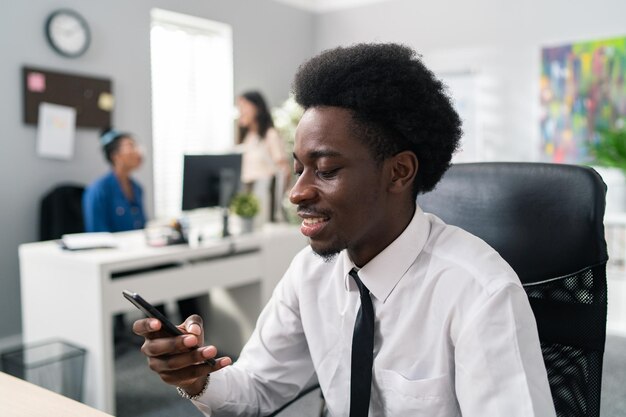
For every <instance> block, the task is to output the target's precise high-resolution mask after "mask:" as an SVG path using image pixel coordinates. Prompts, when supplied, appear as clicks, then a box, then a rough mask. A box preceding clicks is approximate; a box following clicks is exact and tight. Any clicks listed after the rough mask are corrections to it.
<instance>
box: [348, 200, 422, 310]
mask: <svg viewBox="0 0 626 417" xmlns="http://www.w3.org/2000/svg"><path fill="white" fill-rule="evenodd" d="M429 234H430V222H429V221H428V218H427V217H426V216H425V215H424V212H423V211H422V209H421V208H420V207H419V206H417V205H416V207H415V214H414V215H413V218H412V219H411V222H410V223H409V225H408V226H407V227H406V229H404V231H403V232H402V233H401V234H400V236H398V237H397V238H396V240H394V241H393V242H391V244H390V245H389V246H387V247H386V248H385V249H383V251H382V252H380V253H379V254H378V255H376V256H375V257H374V258H373V259H372V260H371V261H369V262H368V263H367V264H365V265H364V266H363V267H362V268H361V269H360V270H359V278H360V279H361V281H362V282H363V284H364V285H365V286H366V287H367V288H368V289H369V290H370V293H371V294H372V295H373V296H374V297H376V299H377V300H379V301H382V302H383V303H384V302H385V301H386V300H387V298H388V297H389V295H390V294H391V292H392V291H393V289H394V288H395V287H396V285H397V284H398V282H400V279H401V278H402V277H403V276H404V274H405V273H406V271H407V270H408V269H409V267H410V266H411V265H412V264H413V262H414V261H415V259H416V258H417V256H418V255H419V254H420V252H421V251H422V249H423V248H424V245H425V244H426V240H427V239H428V236H429ZM341 258H342V262H343V274H344V283H345V287H346V290H347V291H351V290H356V291H358V289H357V287H356V284H354V282H353V280H352V278H351V277H350V275H349V272H350V270H352V268H354V267H355V265H354V263H353V262H352V260H350V257H349V256H348V252H347V251H346V250H344V251H342V252H341Z"/></svg>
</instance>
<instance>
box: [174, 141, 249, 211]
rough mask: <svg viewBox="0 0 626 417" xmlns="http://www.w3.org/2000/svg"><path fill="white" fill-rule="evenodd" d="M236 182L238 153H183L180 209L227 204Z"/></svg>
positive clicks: (239, 169) (239, 166)
mask: <svg viewBox="0 0 626 417" xmlns="http://www.w3.org/2000/svg"><path fill="white" fill-rule="evenodd" d="M240 181H241V154H239V153H227V154H207V155H185V157H184V162H183V202H182V209H183V210H185V211H186V210H193V209H197V208H205V207H228V205H229V204H230V201H231V200H232V198H233V196H234V195H235V193H237V191H238V190H239V183H240Z"/></svg>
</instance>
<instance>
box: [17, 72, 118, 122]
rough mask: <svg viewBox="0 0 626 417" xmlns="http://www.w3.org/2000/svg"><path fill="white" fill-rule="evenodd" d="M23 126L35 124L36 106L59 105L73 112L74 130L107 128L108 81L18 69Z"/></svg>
mask: <svg viewBox="0 0 626 417" xmlns="http://www.w3.org/2000/svg"><path fill="white" fill-rule="evenodd" d="M22 79H23V91H24V123H26V124H34V125H36V124H37V122H38V117H39V104H40V103H42V102H46V103H53V104H60V105H63V106H68V107H74V108H75V109H76V126H77V127H94V128H103V127H107V126H111V112H112V111H113V92H112V91H113V90H112V86H111V80H110V79H106V78H95V77H87V76H83V75H76V74H68V73H62V72H55V71H50V70H46V69H42V68H33V67H23V68H22Z"/></svg>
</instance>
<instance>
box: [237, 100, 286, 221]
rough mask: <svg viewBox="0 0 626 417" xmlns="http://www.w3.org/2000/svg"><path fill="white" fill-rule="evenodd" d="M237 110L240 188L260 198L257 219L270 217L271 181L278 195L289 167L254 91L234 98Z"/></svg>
mask: <svg viewBox="0 0 626 417" xmlns="http://www.w3.org/2000/svg"><path fill="white" fill-rule="evenodd" d="M237 107H238V109H239V121H238V126H239V136H238V144H239V147H240V148H241V150H242V154H243V155H242V166H241V182H242V183H243V185H244V189H245V190H246V191H248V192H252V193H254V194H255V195H256V196H257V197H258V198H259V199H260V201H261V219H262V220H263V221H265V220H273V219H274V213H275V207H276V201H278V202H280V199H276V198H275V194H276V193H275V192H272V188H273V187H272V183H273V180H274V178H276V179H277V181H276V189H278V190H279V191H280V195H281V196H282V195H283V193H284V192H285V191H286V190H287V188H288V187H289V179H290V175H291V167H290V166H289V163H288V160H287V155H286V154H285V144H284V142H283V140H282V139H281V137H280V135H279V134H278V132H277V131H276V129H274V123H273V121H272V116H271V114H270V112H269V109H268V107H267V103H266V101H265V99H264V98H263V96H262V95H261V93H259V92H258V91H247V92H245V93H243V94H241V95H240V96H239V97H238V98H237Z"/></svg>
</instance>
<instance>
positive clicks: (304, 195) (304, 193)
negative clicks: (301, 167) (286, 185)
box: [289, 170, 317, 205]
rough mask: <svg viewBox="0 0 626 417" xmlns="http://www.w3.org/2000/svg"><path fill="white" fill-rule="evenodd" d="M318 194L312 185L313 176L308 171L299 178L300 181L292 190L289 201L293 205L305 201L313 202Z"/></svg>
mask: <svg viewBox="0 0 626 417" xmlns="http://www.w3.org/2000/svg"><path fill="white" fill-rule="evenodd" d="M316 195H317V192H316V190H315V187H314V185H313V183H312V175H311V174H310V173H308V172H307V171H306V170H305V171H304V172H303V173H302V174H301V175H300V176H299V177H298V180H297V181H296V183H295V184H294V185H293V188H291V192H290V193H289V201H291V203H292V204H296V205H297V204H301V203H302V202H304V201H308V200H312V199H314V198H315V197H316Z"/></svg>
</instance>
